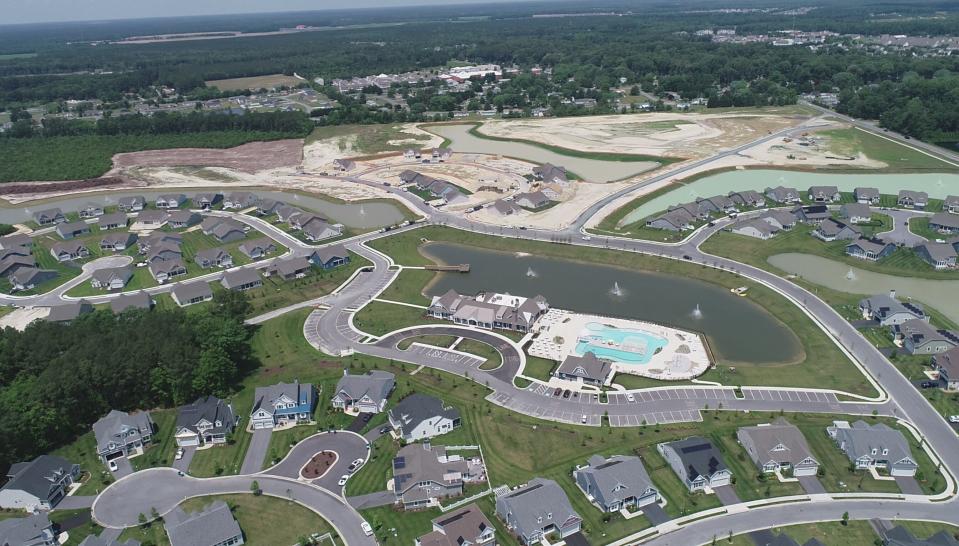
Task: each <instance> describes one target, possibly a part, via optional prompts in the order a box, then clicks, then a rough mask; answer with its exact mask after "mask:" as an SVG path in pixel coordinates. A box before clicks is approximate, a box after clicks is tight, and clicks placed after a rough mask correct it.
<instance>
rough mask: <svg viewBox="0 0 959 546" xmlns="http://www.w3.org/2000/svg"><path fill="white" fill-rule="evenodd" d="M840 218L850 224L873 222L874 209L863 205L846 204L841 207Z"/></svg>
mask: <svg viewBox="0 0 959 546" xmlns="http://www.w3.org/2000/svg"><path fill="white" fill-rule="evenodd" d="M839 217H840V218H842V219H843V220H848V221H849V223H850V224H865V223H868V222H870V221H871V220H872V209H870V208H869V205H865V204H863V203H844V204H843V205H842V206H841V207H839Z"/></svg>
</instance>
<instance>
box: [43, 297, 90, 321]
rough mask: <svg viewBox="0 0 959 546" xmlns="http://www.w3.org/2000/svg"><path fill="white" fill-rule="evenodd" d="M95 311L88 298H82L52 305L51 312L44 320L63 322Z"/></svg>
mask: <svg viewBox="0 0 959 546" xmlns="http://www.w3.org/2000/svg"><path fill="white" fill-rule="evenodd" d="M92 312H93V306H92V305H90V302H88V301H87V300H80V301H77V302H73V303H64V304H61V305H53V306H51V307H50V314H48V315H47V316H46V317H45V318H44V320H46V321H47V322H63V321H68V320H73V319H75V318H77V317H79V316H80V315H85V314H87V313H92Z"/></svg>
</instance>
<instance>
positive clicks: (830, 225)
mask: <svg viewBox="0 0 959 546" xmlns="http://www.w3.org/2000/svg"><path fill="white" fill-rule="evenodd" d="M812 234H813V235H815V236H816V237H818V238H819V239H822V240H823V241H826V242H832V241H852V240H854V239H859V238H860V237H861V236H862V231H860V229H859V228H857V227H856V226H853V225H851V224H846V223H844V222H841V221H839V220H836V219H835V218H826V219H825V220H823V221H822V223H821V224H819V225H818V226H816V229H815V230H813V232H812Z"/></svg>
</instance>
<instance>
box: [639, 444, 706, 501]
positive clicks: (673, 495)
mask: <svg viewBox="0 0 959 546" xmlns="http://www.w3.org/2000/svg"><path fill="white" fill-rule="evenodd" d="M637 454H638V455H639V456H640V457H641V458H642V459H643V464H644V465H645V466H646V471H647V472H648V473H649V477H650V479H652V480H653V484H655V485H656V487H657V488H658V489H659V494H660V495H662V496H663V497H664V498H665V499H666V500H667V504H666V507H665V511H666V513H667V514H669V515H670V516H671V517H674V518H676V517H682V516H685V515H687V514H692V513H694V512H699V511H702V510H709V509H710V508H717V507H719V506H721V505H722V504H721V503H720V502H719V499H718V498H716V495H705V494H703V493H690V492H689V489H688V488H687V487H686V485H685V484H683V482H682V480H680V479H679V478H678V477H677V476H676V473H675V472H673V469H672V468H670V467H669V464H667V463H666V459H664V458H663V456H662V455H660V454H659V451H657V450H656V446H655V445H647V446H643V447H641V448H639V449H638V450H637Z"/></svg>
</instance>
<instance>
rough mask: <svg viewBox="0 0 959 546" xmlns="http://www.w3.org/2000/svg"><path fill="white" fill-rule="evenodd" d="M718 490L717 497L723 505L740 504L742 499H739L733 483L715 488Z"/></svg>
mask: <svg viewBox="0 0 959 546" xmlns="http://www.w3.org/2000/svg"><path fill="white" fill-rule="evenodd" d="M713 491H715V492H716V498H718V499H719V502H721V503H722V504H723V506H729V505H731V504H739V503H741V502H742V501H741V500H739V495H737V494H736V490H735V489H733V486H731V485H724V486H722V487H717V488H715V489H713Z"/></svg>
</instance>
